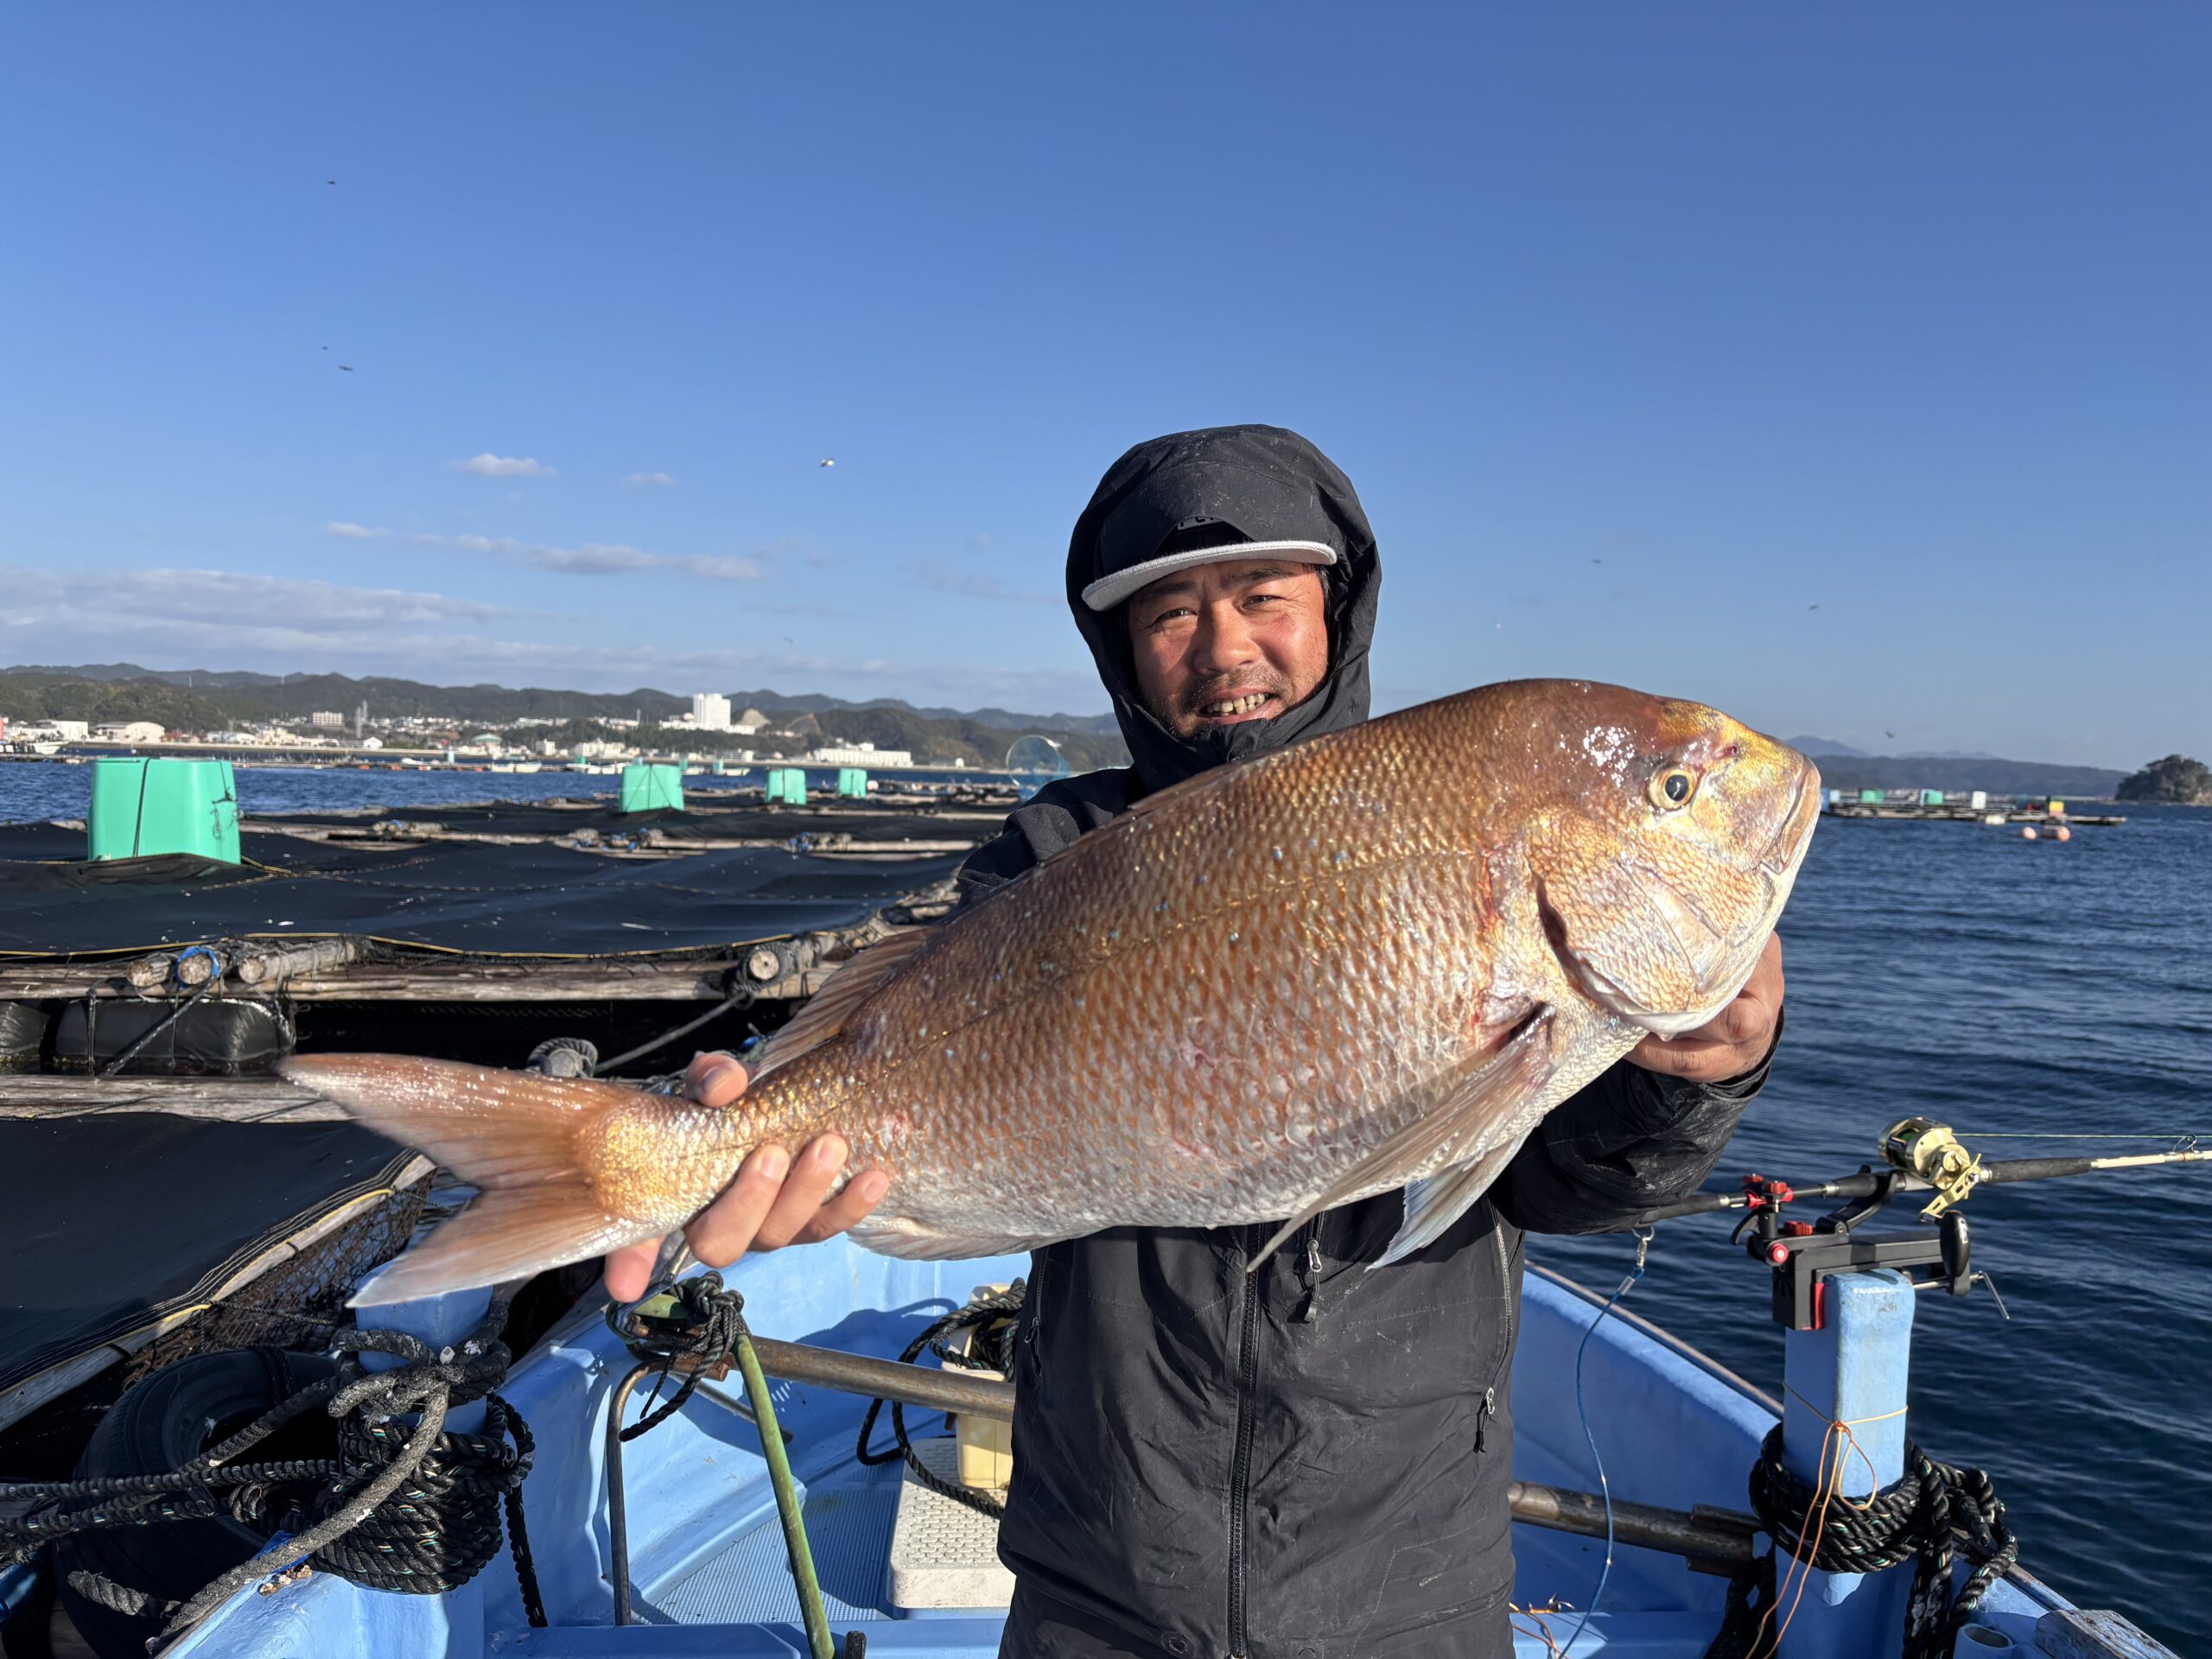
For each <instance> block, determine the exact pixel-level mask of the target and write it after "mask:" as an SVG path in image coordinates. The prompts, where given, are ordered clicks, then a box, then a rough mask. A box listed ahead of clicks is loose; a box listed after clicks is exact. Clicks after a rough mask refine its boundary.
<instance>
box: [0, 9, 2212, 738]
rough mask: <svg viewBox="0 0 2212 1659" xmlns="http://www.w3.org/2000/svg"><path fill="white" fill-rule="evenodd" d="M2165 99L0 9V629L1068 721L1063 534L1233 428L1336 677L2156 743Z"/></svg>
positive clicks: (217, 653)
mask: <svg viewBox="0 0 2212 1659" xmlns="http://www.w3.org/2000/svg"><path fill="white" fill-rule="evenodd" d="M2208 74H2212V14H2208V13H2206V12H2204V11H2203V10H2201V9H2194V8H2188V7H2183V6H2177V5H2158V4H2144V5H2133V6H2128V7H2124V8H2087V7H2080V6H2070V5H2069V6H2044V5H2037V4H2008V5H2004V6H1998V5H1993V4H1992V5H1982V6H1972V5H1958V6H1948V7H1942V8H1926V7H1922V6H1916V5H1915V6H1906V5H1887V6H1885V5H1880V4H1853V5H1850V6H1842V5H1835V6H1828V7H1802V6H1801V7H1789V8H1778V7H1771V6H1764V5H1743V6H1712V5H1694V4H1681V5H1669V6H1665V7H1654V6H1626V5H1622V6H1606V5H1583V6H1576V7H1561V8H1548V9H1540V8H1534V7H1529V8H1520V9H1513V10H1509V9H1505V8H1497V7H1458V6H1453V7H1422V6H1412V5H1403V6H1384V7H1335V8H1312V9H1301V8H1296V7H1288V6H1266V7H1262V6H1257V5H1254V6H1212V7H1207V6H1199V7H1189V6H1163V7H1156V8H1154V7H1143V6H1130V5H1116V6H1113V7H1110V8H1109V7H1104V6H1099V7H1096V8H1091V9H1088V10H1078V9H1077V8H1072V7H1062V8H1033V7H1031V8H1019V7H1004V8H985V7H971V8H960V9H954V10H942V9H930V10H926V11H925V10H923V9H919V8H909V7H898V8H894V7H891V6H887V5H886V6H880V7H876V6H865V5H860V6H848V7H842V8H820V7H817V8H804V9H803V8H798V7H786V8H766V7H745V8H738V7H724V6H708V5H699V6H677V5H661V6H652V7H626V8H619V9H618V8H612V7H589V8H587V7H582V6H569V5H560V4H537V5H531V6H527V7H523V6H499V5H489V4H473V5H471V6H468V7H465V8H453V7H442V6H440V7H433V6H406V5H379V6H376V7H368V6H358V7H351V8H348V7H342V6H335V5H332V6H317V7H296V8H277V7H268V6H238V7H226V6H222V5H213V4H211V5H202V6H195V7H192V8H176V7H160V8H146V9H141V10H130V9H127V8H123V7H113V6H104V7H99V8H91V7H81V8H69V7H59V6H44V7H29V6H19V7H15V8H10V9H9V10H8V11H7V12H6V13H5V14H4V16H0V145H4V149H5V153H6V154H7V155H8V156H9V157H10V161H9V162H8V163H7V164H6V167H5V168H4V171H0V226H4V230H0V315H4V317H5V320H6V321H5V322H4V324H0V662H9V661H13V662H39V661H43V662H57V661H59V662H74V661H85V660H92V659H102V660H111V659H116V658H127V659H130V660H134V661H138V662H142V663H147V664H154V665H158V666H175V667H181V666H187V665H207V666H246V667H256V668H262V669H267V670H271V671H283V670H321V669H337V670H340V671H347V672H355V673H359V672H370V671H382V672H390V673H397V674H404V675H408V676H410V677H419V678H426V679H433V680H441V681H467V680H477V679H491V680H498V681H501V682H504V683H541V684H556V685H575V686H586V687H591V688H594V689H612V688H620V687H626V686H630V685H633V684H638V683H651V684H657V685H661V686H665V687H668V688H670V689H671V690H678V691H685V690H703V689H721V690H728V689H732V688H742V687H752V686H758V685H768V686H772V687H775V688H777V689H779V690H787V691H789V690H826V691H832V692H836V693H839V694H842V695H845V696H878V695H890V696H906V697H908V698H911V699H912V700H914V701H916V702H923V703H940V702H943V703H952V704H956V705H959V706H963V707H968V706H976V705H978V704H982V703H986V702H994V703H999V704H1001V705H1006V706H1011V707H1015V708H1028V709H1045V708H1054V709H1084V710H1090V709H1103V706H1104V700H1103V695H1102V694H1101V693H1100V692H1099V690H1098V689H1097V687H1096V683H1095V682H1094V681H1093V680H1092V678H1091V677H1090V673H1089V671H1088V661H1087V658H1085V657H1084V653H1083V652H1082V649H1081V646H1080V645H1079V644H1078V642H1077V638H1076V635H1075V632H1074V629H1073V627H1072V626H1071V624H1070V622H1069V620H1067V618H1066V615H1065V611H1064V610H1063V609H1062V608H1061V607H1060V605H1059V603H1058V599H1057V594H1058V583H1059V566H1060V563H1061V561H1062V558H1063V556H1064V554H1065V543H1066V535H1067V530H1068V526H1069V524H1070V523H1071V521H1072V519H1073V518H1074V515H1075V513H1076V512H1077V510H1078V509H1079V508H1080V506H1081V505H1082V504H1083V501H1084V499H1085V498H1086V496H1087V495H1088V494H1089V493H1090V487H1091V486H1092V485H1093V484H1094V483H1095V482H1096V479H1097V476H1098V474H1100V473H1101V472H1102V471H1103V469H1104V467H1106V465H1107V464H1108V463H1109V461H1111V460H1112V459H1113V458H1114V457H1115V455H1116V454H1118V453H1119V452H1120V451H1121V450H1122V448H1125V447H1126V446H1127V445H1128V444H1129V443H1131V442H1135V441H1136V440H1138V439H1140V438H1143V437H1146V436H1149V435H1153V434H1154V433H1157V432H1160V431H1166V430H1173V429H1179V428H1184V427H1190V426H1197V425H1205V424H1211V423H1217V422H1228V421H1249V420H1258V421H1272V422H1275V423H1281V424H1285V425H1289V426H1294V427H1296V428H1298V429H1301V430H1303V431H1305V432H1306V433H1307V434H1308V435H1310V436H1312V437H1313V438H1314V439H1315V440H1316V441H1317V442H1319V443H1320V444H1321V445H1322V447H1323V448H1325V449H1327V450H1328V451H1329V452H1330V453H1331V454H1332V455H1333V456H1334V457H1335V458H1336V459H1337V460H1338V461H1339V462H1340V463H1342V464H1343V466H1344V467H1345V468H1346V470H1347V471H1348V472H1349V473H1350V474H1351V476H1352V478H1353V479H1354V480H1355V481H1356V483H1357V486H1358V487H1359V489H1360V491H1361V493H1362V495H1363V498H1364V499H1365V501H1366V504H1367V506H1368V509H1369V512H1370V516H1371V517H1372V518H1373V520H1374V522H1375V524H1376V530H1377V531H1378V534H1379V536H1380V538H1381V542H1382V546H1383V559H1384V567H1385V569H1386V572H1387V577H1386V582H1385V588H1384V595H1383V626H1382V632H1381V635H1380V638H1379V639H1378V642H1377V646H1376V685H1377V691H1378V696H1379V702H1380V703H1381V705H1382V706H1384V707H1389V706H1395V705H1396V704H1400V703H1404V702H1414V701H1418V700H1420V699H1421V698H1423V697H1426V696H1435V695H1440V694H1442V693H1445V692H1448V691H1451V690H1458V689H1460V688H1462V687H1465V686H1468V685H1472V684H1478V683H1483V682H1484V681H1489V680H1493V679H1500V678H1508V677H1517V676H1522V675H1530V674H1576V675H1586V676H1594V677H1605V678H1609V679H1615V680H1621V681H1625V682H1627V683H1632V684H1637V685H1641V686H1644V687H1646V688H1648V689H1650V690H1664V691H1669V692H1675V693H1680V694H1682V695H1688V696H1696V697H1699V698H1701V699H1704V700H1707V701H1710V702H1716V703H1718V704H1719V705H1720V706H1722V707H1724V708H1726V709H1728V710H1730V711H1731V712H1732V713H1734V714H1737V715H1739V716H1741V717H1743V718H1745V719H1746V720H1749V721H1752V722H1753V723H1755V724H1758V725H1760V726H1763V727H1765V728H1768V729H1770V730H1775V731H1777V732H1780V733H1783V734H1791V733H1798V732H1815V733H1821V734H1828V735H1833V736H1836V737H1840V738H1843V739H1846V740H1847V741H1856V742H1858V743H1859V744H1861V745H1862V746H1864V747H1872V748H1878V749H1897V748H1905V747H1913V748H1961V749H1988V750H1993V751H1995V752H1997V753H2005V754H2011V755H2016V756H2021V757H2026V758H2038V759H2051V760H2079V761H2091V762H2098V763H2102V764H2110V765H2126V766H2133V765H2136V764H2139V763H2140V762H2141V761H2142V760H2145V759H2147V758H2148V757H2150V756H2152V755H2153V754H2159V753H2165V752H2167V751H2168V750H2170V749H2176V748H2179V749H2183V750H2184V751H2189V752H2193V753H2197V754H2200V755H2207V756H2212V651H2208V650H2207V649H2206V645H2205V640H2206V633H2207V626H2208V623H2209V622H2212V603H2208V601H2212V576H2208V575H2207V559H2206V550H2207V542H2208V531H2212V442H2208V441H2209V440H2212V399H2208V396H2207V392H2208V389H2212V372H2209V371H2212V337H2209V336H2212V329H2208V321H2212V318H2209V316H2208V305H2212V302H2208V297H2207V296H2208V295H2209V294H2212V269H2209V268H2208V267H2212V258H2208V254H2209V253H2212V212H2209V211H2208V210H2209V209H2212V191H2208V188H2207V186H2208V181H2212V99H2207V98H2206V97H2205V96H2204V94H2203V88H2204V86H2205V85H2206V84H2207V80H2208ZM330 180H334V181H336V182H335V183H329V182H327V181H330ZM340 365H350V372H349V371H348V369H345V368H341V367H340ZM479 457H486V458H490V459H486V460H484V461H480V462H479V463H478V469H477V470H471V469H470V467H468V466H467V465H465V464H463V463H468V462H471V461H475V460H476V458H479ZM824 457H834V458H835V459H836V466H835V467H830V468H824V467H821V466H820V465H819V463H820V461H822V460H823V458H824ZM524 462H529V463H534V465H532V466H528V467H525V466H522V465H520V463H524ZM333 526H337V527H340V528H338V529H334V528H332V527H333ZM1814 607H1818V608H1817V609H1815V608H1814ZM1886 733H1895V734H1897V735H1896V736H1895V737H1894V738H1890V737H1887V736H1885V734H1886Z"/></svg>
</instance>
